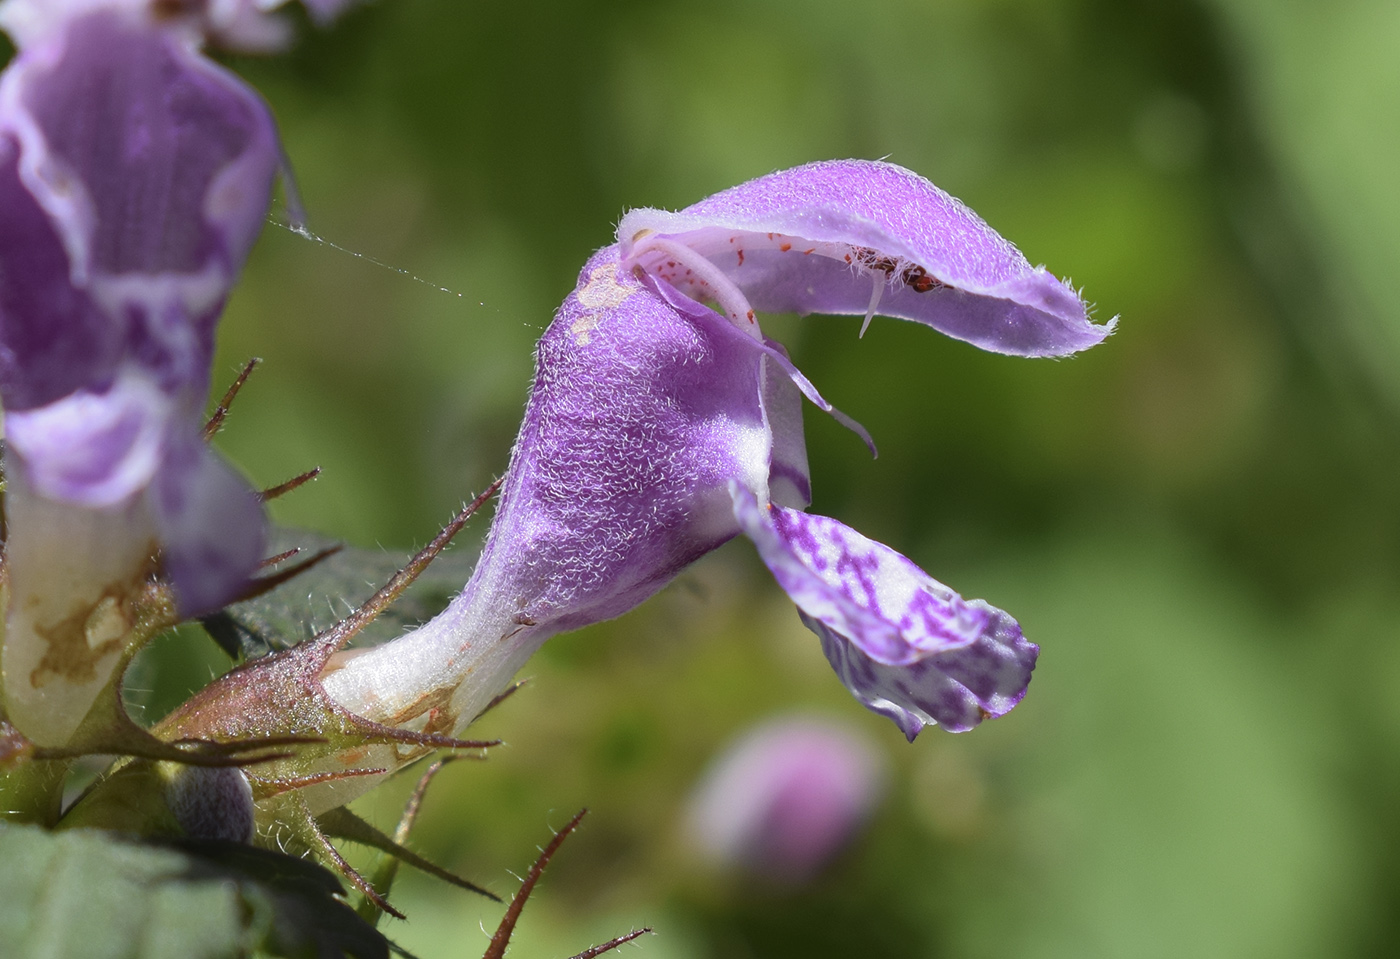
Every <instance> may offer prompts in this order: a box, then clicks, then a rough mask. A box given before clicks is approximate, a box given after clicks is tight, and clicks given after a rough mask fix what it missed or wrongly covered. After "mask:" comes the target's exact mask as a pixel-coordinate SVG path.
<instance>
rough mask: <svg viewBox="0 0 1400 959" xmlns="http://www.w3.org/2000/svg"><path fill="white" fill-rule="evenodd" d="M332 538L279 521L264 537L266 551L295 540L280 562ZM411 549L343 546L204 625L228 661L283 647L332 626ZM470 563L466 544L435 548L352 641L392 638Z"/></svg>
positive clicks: (456, 585) (430, 610)
mask: <svg viewBox="0 0 1400 959" xmlns="http://www.w3.org/2000/svg"><path fill="white" fill-rule="evenodd" d="M338 545H340V544H339V542H338V541H336V540H333V539H329V538H328V537H325V536H322V535H320V534H318V533H313V532H310V531H309V530H301V529H288V528H284V527H279V528H277V529H274V530H273V531H272V534H271V536H270V537H269V544H268V552H269V554H271V555H276V554H277V553H280V552H284V551H286V550H289V549H292V548H293V547H300V549H301V552H300V553H299V554H298V555H297V556H296V557H293V558H291V559H288V560H286V561H285V563H295V562H297V561H298V560H304V559H306V558H309V557H311V556H313V555H314V554H315V553H316V552H317V551H319V550H323V549H327V548H330V547H334V546H338ZM412 555H413V554H412V553H408V552H397V551H393V550H383V549H359V548H356V547H345V548H343V549H341V550H340V551H339V552H337V553H334V554H332V555H330V556H327V557H326V558H325V559H323V560H321V561H320V562H319V563H317V564H316V565H315V566H313V567H312V568H310V569H308V570H306V571H305V572H303V573H300V574H299V575H297V576H294V577H293V578H292V579H290V580H288V581H287V582H285V583H283V584H282V585H280V586H278V587H277V588H276V589H273V590H271V591H269V592H267V593H264V594H263V595H261V596H256V597H254V598H252V599H249V600H245V601H244V602H241V603H234V604H232V605H230V606H228V607H227V608H226V609H224V610H222V611H221V612H219V613H215V614H214V615H212V616H208V617H205V618H204V619H203V620H202V622H203V625H204V628H205V629H206V630H207V631H208V632H209V635H210V636H212V637H214V640H215V641H216V642H217V643H218V644H219V645H220V646H222V647H223V648H224V650H225V651H227V652H228V654H229V655H230V656H232V657H233V658H234V659H236V660H240V661H242V660H248V659H256V658H257V657H259V656H263V655H265V654H267V653H269V652H275V651H277V650H279V649H288V648H290V647H292V646H295V645H296V644H298V643H300V642H302V641H303V640H307V639H310V638H311V637H312V636H315V635H316V634H317V633H319V632H321V631H322V630H324V629H326V628H328V627H330V626H332V625H334V624H335V623H336V622H337V621H338V620H340V618H341V617H343V616H345V615H346V614H347V613H348V612H350V610H352V609H354V608H355V607H357V606H359V605H360V604H361V603H362V602H364V601H365V600H366V599H368V598H369V597H370V596H371V595H372V594H373V593H374V591H375V590H377V589H378V588H379V587H380V586H382V585H384V583H385V581H386V580H388V579H389V577H390V576H392V575H394V573H396V572H397V571H398V570H399V569H401V568H402V567H403V566H404V565H405V564H406V563H407V562H408V561H409V559H410V558H412ZM475 564H476V553H475V551H473V550H469V549H458V550H449V551H448V552H446V553H443V554H442V555H441V556H439V557H438V558H437V559H435V560H434V561H433V563H432V565H430V566H429V567H428V569H427V570H426V571H425V572H423V573H422V574H421V575H420V576H419V577H418V579H417V581H416V582H414V584H413V585H412V586H410V587H409V588H408V590H407V592H405V593H404V595H403V596H402V597H401V598H400V599H399V600H398V602H396V603H395V604H394V606H393V607H392V608H390V609H389V610H387V611H386V612H385V613H383V614H382V615H381V616H380V617H379V618H378V619H377V620H375V621H374V622H373V623H371V624H370V625H369V626H367V627H366V628H365V629H364V630H363V631H362V632H361V633H360V634H359V635H358V636H357V637H356V641H355V645H373V644H374V643H378V642H382V641H384V640H387V639H392V638H393V637H395V636H398V635H400V634H401V633H403V632H404V631H405V630H406V629H409V628H411V627H413V626H417V625H419V624H420V623H424V622H426V621H428V620H429V619H431V618H432V617H433V616H435V615H436V614H437V613H438V612H440V611H441V610H442V609H443V607H445V606H446V605H447V604H448V602H450V601H451V599H452V597H453V596H455V595H456V594H457V593H458V592H460V591H461V589H462V586H463V585H464V584H465V583H466V581H467V579H468V577H470V576H471V571H472V567H473V566H475Z"/></svg>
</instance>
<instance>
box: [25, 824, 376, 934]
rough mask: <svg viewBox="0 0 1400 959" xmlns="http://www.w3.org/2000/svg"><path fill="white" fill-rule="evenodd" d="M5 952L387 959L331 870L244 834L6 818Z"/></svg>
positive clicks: (371, 930) (374, 932) (372, 932)
mask: <svg viewBox="0 0 1400 959" xmlns="http://www.w3.org/2000/svg"><path fill="white" fill-rule="evenodd" d="M0 863H3V864H4V868H3V869H0V955H4V956H25V957H29V959H108V957H111V959H222V957H238V956H247V955H249V954H251V953H254V952H256V953H257V954H258V955H265V956H270V957H271V956H276V957H285V959H302V957H307V959H322V957H325V959H387V957H388V955H389V950H390V945H389V943H388V940H386V939H385V938H384V937H383V936H382V935H380V934H379V933H378V932H376V931H375V930H374V928H373V927H372V926H370V925H369V924H368V923H366V922H365V921H364V920H362V919H360V918H359V917H358V916H357V915H355V912H354V910H352V909H351V908H350V907H349V906H347V905H346V904H345V903H344V902H343V901H342V900H341V899H340V898H339V896H340V894H341V893H342V891H343V890H342V887H341V885H340V882H339V881H338V880H337V879H336V878H335V876H333V875H332V874H331V873H329V872H327V871H326V870H324V869H322V868H321V867H320V866H317V865H315V864H314V863H310V862H307V861H304V860H301V859H296V858H293V857H291V856H286V855H283V854H281V853H275V852H269V851H267V850H262V849H256V848H253V847H252V846H245V845H242V844H239V843H223V842H200V843H189V842H182V843H176V844H152V843H143V842H138V841H136V840H134V839H127V838H122V837H119V836H117V835H115V834H110V833H103V832H97V831H89V830H73V831H69V832H57V833H50V832H45V831H44V830H42V829H37V828H35V827H31V826H17V825H9V824H0Z"/></svg>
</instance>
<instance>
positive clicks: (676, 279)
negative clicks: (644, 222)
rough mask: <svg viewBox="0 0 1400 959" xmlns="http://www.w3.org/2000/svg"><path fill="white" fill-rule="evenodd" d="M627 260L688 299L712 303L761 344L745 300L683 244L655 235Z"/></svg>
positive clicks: (722, 272)
mask: <svg viewBox="0 0 1400 959" xmlns="http://www.w3.org/2000/svg"><path fill="white" fill-rule="evenodd" d="M630 259H631V260H632V262H633V263H636V264H638V265H640V266H641V267H642V269H644V270H646V271H647V272H648V273H651V274H652V275H653V276H657V277H660V278H661V279H663V280H665V281H666V282H667V283H670V284H671V285H672V286H674V287H675V288H676V289H678V290H680V291H681V292H682V293H684V294H686V295H687V296H689V297H691V299H694V300H700V299H712V300H714V301H715V302H716V303H718V304H719V307H720V312H722V313H724V315H725V316H727V317H728V318H729V322H731V323H733V324H734V325H735V326H737V327H738V328H739V329H741V330H743V331H744V332H745V333H747V334H749V335H750V336H752V337H753V338H754V339H756V340H758V341H759V342H762V341H763V333H762V332H761V331H760V330H759V328H758V320H757V318H756V317H755V316H754V312H753V307H751V306H749V300H748V297H746V296H744V293H743V291H742V290H740V289H739V287H738V286H736V285H735V284H734V282H733V281H732V280H730V279H729V277H727V276H725V274H724V271H723V270H721V269H720V268H719V267H717V266H715V265H714V264H713V263H711V262H710V261H709V260H707V259H705V257H703V256H702V255H700V254H699V253H697V252H696V251H695V250H693V249H691V248H690V247H688V246H686V245H685V244H684V243H677V242H676V241H675V240H668V239H666V238H665V237H662V236H656V235H655V234H653V235H650V236H646V237H644V238H643V239H642V240H641V241H639V242H638V243H637V245H636V246H635V247H633V249H632V256H631V257H630ZM697 293H698V294H699V295H696V294H697Z"/></svg>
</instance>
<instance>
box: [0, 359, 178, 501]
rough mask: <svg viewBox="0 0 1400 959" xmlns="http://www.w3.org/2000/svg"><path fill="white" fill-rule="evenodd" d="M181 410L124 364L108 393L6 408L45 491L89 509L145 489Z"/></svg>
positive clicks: (9, 430)
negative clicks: (23, 407)
mask: <svg viewBox="0 0 1400 959" xmlns="http://www.w3.org/2000/svg"><path fill="white" fill-rule="evenodd" d="M174 415H175V410H174V404H173V403H172V401H171V398H170V397H169V396H168V395H167V394H166V393H165V392H164V391H162V390H161V389H160V388H159V387H158V386H157V385H156V384H155V382H154V381H153V380H152V378H151V377H150V376H148V375H147V374H145V373H143V372H142V371H140V370H139V369H136V368H135V367H130V366H129V367H127V368H125V369H124V370H123V371H122V372H121V373H120V374H119V375H118V376H117V378H116V379H115V380H114V381H113V382H112V384H111V386H110V387H109V388H108V389H106V390H105V391H103V392H95V391H90V390H78V391H77V392H74V393H72V394H70V395H68V396H66V397H64V398H63V399H61V400H57V401H55V402H53V403H50V404H48V405H47V406H41V407H37V408H35V409H29V410H21V411H17V412H8V413H7V414H6V416H5V434H6V435H5V439H6V442H7V443H9V445H10V448H11V450H13V452H14V453H15V454H16V456H17V457H18V459H17V460H15V461H14V462H13V465H14V466H15V467H16V468H18V469H22V470H23V471H24V473H25V476H26V477H27V479H28V482H29V484H30V485H31V486H32V487H33V488H34V490H35V491H36V492H37V493H39V494H40V495H42V496H46V497H48V498H50V499H54V500H60V501H63V502H67V503H72V504H74V505H75V506H81V507H87V508H103V507H107V506H112V505H114V504H116V503H118V502H121V501H122V500H125V499H127V498H128V497H130V496H131V495H133V494H134V493H136V492H137V491H139V490H141V489H144V488H145V487H146V486H147V485H148V484H149V483H150V482H151V479H152V478H153V477H154V476H155V474H156V471H157V469H158V468H159V467H160V465H161V462H162V459H163V457H164V455H165V440H166V434H167V432H168V431H169V429H170V424H171V421H172V418H173V417H174Z"/></svg>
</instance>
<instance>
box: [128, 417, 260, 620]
mask: <svg viewBox="0 0 1400 959" xmlns="http://www.w3.org/2000/svg"><path fill="white" fill-rule="evenodd" d="M181 426H182V428H180V429H178V430H177V431H175V432H174V433H173V435H171V436H170V437H169V438H168V441H167V443H166V448H165V457H164V460H163V462H162V463H161V468H160V470H159V471H158V473H157V474H156V477H155V483H154V484H153V485H152V486H151V488H150V490H149V495H150V497H151V507H152V508H151V513H152V515H153V517H154V518H155V525H156V530H157V532H158V533H159V535H160V542H161V560H162V563H163V565H164V568H165V574H166V576H167V577H168V578H169V579H170V583H171V585H172V586H173V587H174V589H175V599H176V602H177V603H178V605H179V609H180V613H181V614H182V615H184V616H186V617H193V616H201V615H204V614H205V613H209V612H212V611H214V610H216V609H218V608H219V607H221V606H223V605H224V604H225V603H227V602H229V601H230V600H232V599H234V598H235V597H236V596H237V595H238V594H239V593H240V592H242V591H243V589H244V588H245V587H246V586H247V585H248V579H249V576H250V574H251V573H252V572H253V570H255V569H256V568H257V566H258V563H259V562H260V561H261V560H262V558H263V547H264V545H265V535H264V528H265V520H266V518H265V516H264V513H263V506H262V501H261V500H260V499H259V498H258V495H257V494H256V493H255V492H254V491H253V489H252V487H250V486H249V485H248V482H247V481H246V480H245V479H243V477H242V476H240V475H239V474H238V472H237V471H235V470H234V469H233V468H232V467H231V466H229V465H228V464H227V463H226V462H224V460H223V458H222V457H220V456H219V455H218V454H217V453H215V452H214V451H213V450H211V449H209V447H208V446H206V445H205V444H204V441H203V440H202V439H201V437H200V436H199V434H198V432H196V431H195V430H194V429H192V428H190V427H189V426H188V425H187V424H183V423H182V424H181Z"/></svg>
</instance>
